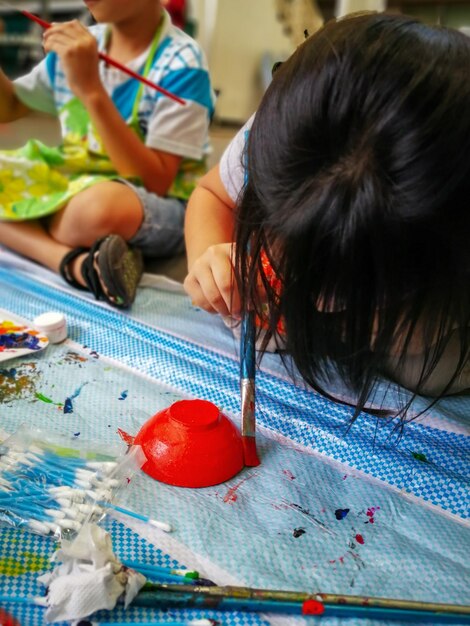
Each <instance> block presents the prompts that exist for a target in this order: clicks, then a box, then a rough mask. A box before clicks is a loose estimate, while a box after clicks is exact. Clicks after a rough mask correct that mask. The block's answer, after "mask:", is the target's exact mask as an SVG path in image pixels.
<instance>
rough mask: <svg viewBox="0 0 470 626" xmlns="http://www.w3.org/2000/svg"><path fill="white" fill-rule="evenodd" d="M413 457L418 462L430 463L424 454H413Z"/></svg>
mask: <svg viewBox="0 0 470 626" xmlns="http://www.w3.org/2000/svg"><path fill="white" fill-rule="evenodd" d="M411 456H412V457H413V458H414V459H416V460H417V461H421V462H422V463H429V461H428V459H427V457H426V455H425V454H423V453H422V452H412V453H411Z"/></svg>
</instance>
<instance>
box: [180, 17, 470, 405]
mask: <svg viewBox="0 0 470 626" xmlns="http://www.w3.org/2000/svg"><path fill="white" fill-rule="evenodd" d="M469 111H470V39H468V38H467V37H465V36H464V35H462V34H461V33H459V32H457V31H453V30H449V29H445V28H440V27H431V26H427V25H424V24H422V23H420V22H419V21H417V20H415V19H412V18H408V17H405V16H397V15H386V14H360V15H359V14H358V15H354V16H350V17H348V18H346V19H342V20H340V21H334V22H330V23H328V24H327V25H326V26H325V27H324V28H323V29H321V30H320V31H318V32H317V33H315V34H314V35H313V36H311V37H310V38H309V39H307V40H306V41H305V43H304V44H302V45H301V46H300V47H299V48H298V49H297V51H296V52H295V53H294V54H293V55H292V57H291V58H290V59H289V60H288V61H287V62H285V63H284V64H282V66H281V67H280V68H279V69H278V70H277V71H276V73H275V74H274V76H273V81H272V83H271V85H270V87H269V88H268V90H267V93H266V94H265V96H264V98H263V100H262V102H261V105H260V107H259V109H258V111H257V112H256V114H255V115H254V117H253V118H252V119H251V120H250V121H249V122H248V124H247V125H246V127H245V128H244V129H242V131H241V132H240V133H239V134H238V136H237V137H236V138H235V139H234V140H233V142H232V143H231V145H230V146H229V147H228V149H227V151H226V152H225V154H224V155H223V157H222V160H221V162H220V165H219V166H218V167H216V168H215V169H213V170H212V171H211V172H209V173H208V174H207V175H206V177H204V178H203V179H202V180H201V181H200V184H199V186H198V187H197V188H196V190H195V191H194V193H193V195H192V197H191V200H190V202H189V206H188V211H187V215H186V225H185V230H186V244H187V250H188V264H189V273H188V276H187V277H186V280H185V288H186V290H187V292H188V294H189V295H190V296H191V298H192V301H193V303H194V304H196V305H197V306H199V307H202V308H203V309H205V310H207V311H209V312H217V313H220V314H222V315H224V316H228V315H230V316H232V317H240V316H242V315H244V314H245V313H246V312H247V311H249V310H253V309H254V311H255V312H256V314H257V318H258V320H259V322H258V323H259V334H260V335H262V350H264V349H265V348H266V346H267V343H268V341H269V340H270V339H272V338H273V337H274V338H277V342H278V345H280V344H281V343H282V348H283V349H284V350H286V351H287V352H288V353H289V354H290V355H291V356H292V359H293V362H294V363H295V365H296V367H297V369H298V371H299V372H300V374H301V376H302V377H303V378H304V379H305V380H306V381H307V383H308V384H310V385H311V386H312V387H314V388H317V389H320V390H321V389H322V388H324V386H325V385H324V382H325V380H327V379H328V376H329V374H331V371H332V370H331V368H332V367H334V370H335V372H336V373H337V375H339V377H340V379H341V380H342V381H343V382H345V383H346V384H347V385H348V386H349V387H350V388H352V389H354V390H355V392H356V397H357V407H358V409H357V410H359V409H361V408H363V407H364V405H365V403H366V400H367V398H368V397H369V396H370V392H371V390H372V388H373V386H374V382H375V381H376V380H377V378H378V377H379V376H381V375H383V374H385V375H387V376H389V377H392V378H393V379H395V380H396V381H398V382H399V383H401V384H402V385H404V386H405V387H407V388H409V389H411V390H413V391H414V392H416V393H419V394H424V395H431V396H437V397H439V396H441V395H444V394H450V393H455V392H459V391H462V390H464V389H467V388H470V367H469V348H470V333H469V330H470V245H469V243H468V242H469V236H470V210H469V202H470V116H469ZM245 181H246V183H245ZM248 250H249V253H248Z"/></svg>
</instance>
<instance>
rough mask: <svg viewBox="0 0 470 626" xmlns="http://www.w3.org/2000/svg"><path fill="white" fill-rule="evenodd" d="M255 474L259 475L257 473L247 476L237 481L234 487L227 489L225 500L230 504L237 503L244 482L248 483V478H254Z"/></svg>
mask: <svg viewBox="0 0 470 626" xmlns="http://www.w3.org/2000/svg"><path fill="white" fill-rule="evenodd" d="M255 476H257V474H251V475H250V476H247V477H246V478H244V479H243V480H241V481H240V482H239V483H237V484H236V485H234V486H233V487H230V489H229V490H228V491H227V493H226V494H225V496H224V502H225V503H228V504H235V502H236V501H237V500H238V494H237V491H238V490H239V489H240V487H241V486H242V485H243V483H246V481H247V480H250V479H251V478H254V477H255Z"/></svg>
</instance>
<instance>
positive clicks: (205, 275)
mask: <svg viewBox="0 0 470 626" xmlns="http://www.w3.org/2000/svg"><path fill="white" fill-rule="evenodd" d="M198 282H199V285H200V286H201V289H202V292H203V293H204V297H205V299H206V300H207V302H208V303H209V305H210V306H211V308H212V310H214V311H216V312H217V313H220V315H229V313H230V310H229V307H228V304H227V300H228V297H227V294H224V293H223V292H222V291H221V286H220V285H218V283H217V281H216V280H215V277H214V274H213V273H212V269H211V268H209V267H208V268H204V269H203V270H202V271H201V273H200V275H199V276H198ZM222 288H224V285H222Z"/></svg>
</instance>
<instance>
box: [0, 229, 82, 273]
mask: <svg viewBox="0 0 470 626" xmlns="http://www.w3.org/2000/svg"><path fill="white" fill-rule="evenodd" d="M0 243H1V244H4V245H5V246H7V247H8V248H10V249H11V250H14V251H15V252H18V253H19V254H21V255H23V256H25V257H28V258H30V259H33V260H34V261H37V262H38V263H41V265H44V266H45V267H48V268H49V269H51V270H53V271H54V272H58V271H59V265H60V262H61V260H62V259H63V257H64V255H65V254H67V252H69V251H70V247H69V246H66V245H64V244H61V243H59V242H57V241H55V240H54V239H52V237H51V236H50V235H49V233H48V232H47V230H46V229H45V227H44V225H43V224H42V223H41V222H38V221H35V220H32V221H29V222H0Z"/></svg>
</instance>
